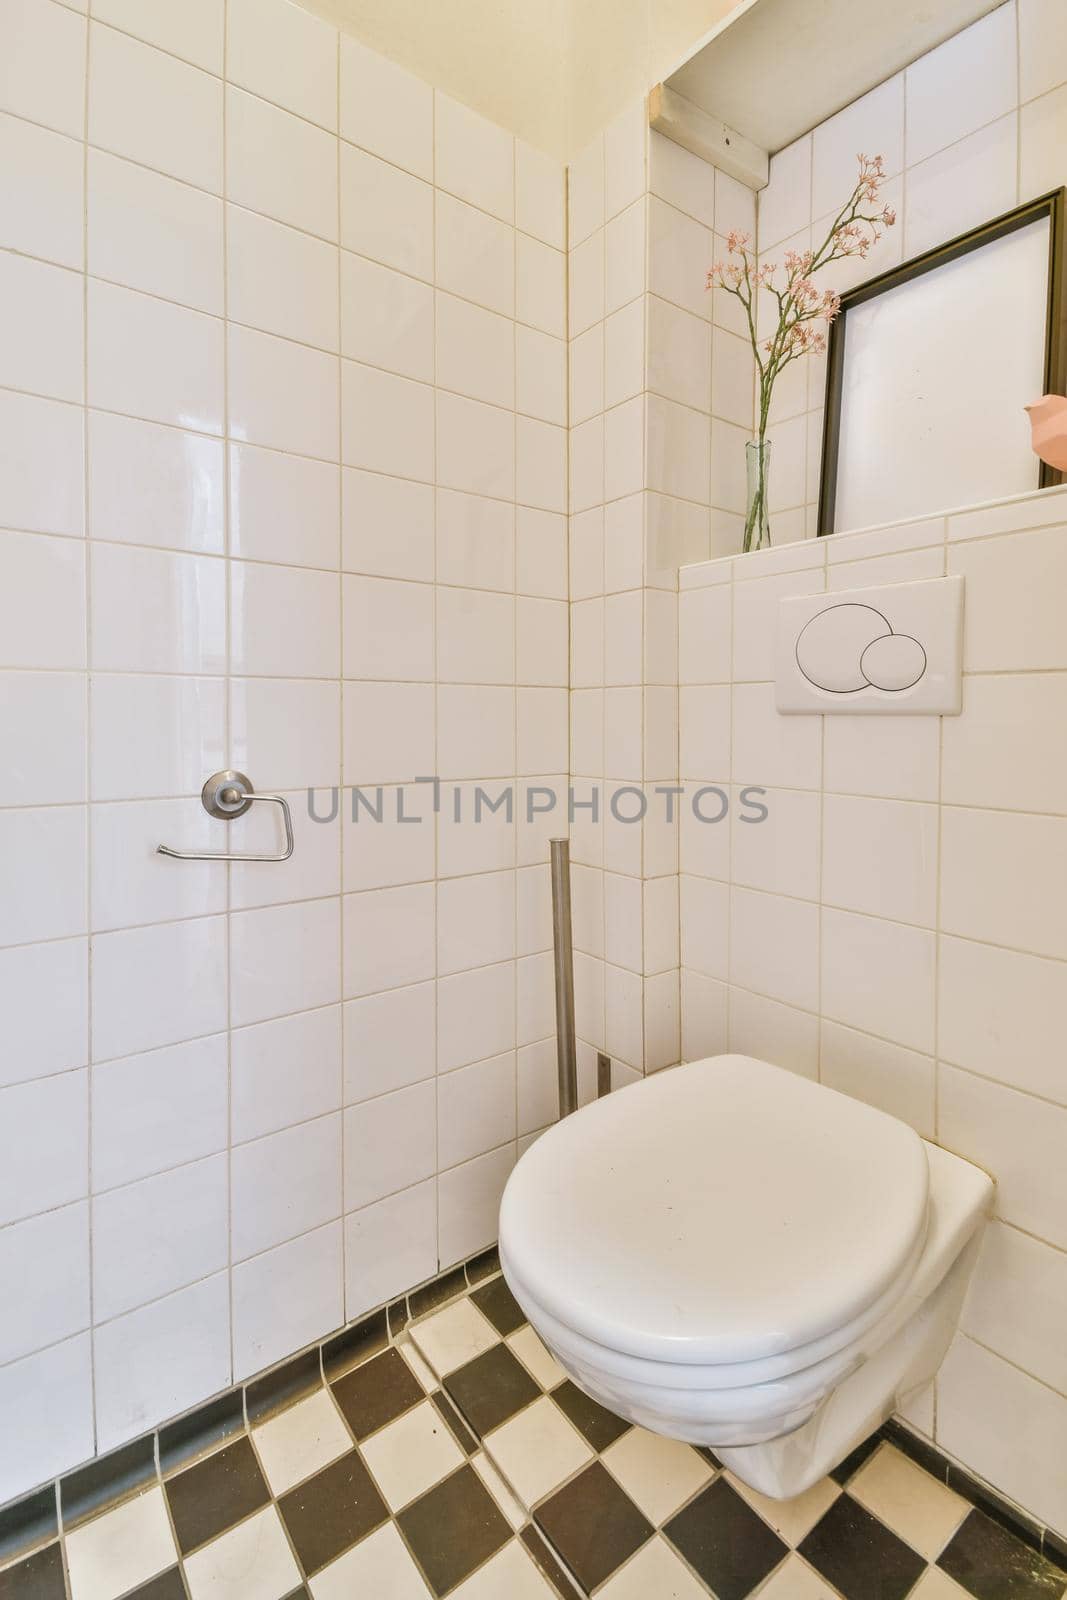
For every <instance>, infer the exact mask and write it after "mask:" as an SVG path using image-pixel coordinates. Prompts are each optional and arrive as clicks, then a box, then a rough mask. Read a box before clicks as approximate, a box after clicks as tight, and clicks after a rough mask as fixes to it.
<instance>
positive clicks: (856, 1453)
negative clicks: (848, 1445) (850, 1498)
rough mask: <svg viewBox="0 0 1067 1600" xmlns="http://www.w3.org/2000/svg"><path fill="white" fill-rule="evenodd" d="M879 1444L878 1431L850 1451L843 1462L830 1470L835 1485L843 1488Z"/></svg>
mask: <svg viewBox="0 0 1067 1600" xmlns="http://www.w3.org/2000/svg"><path fill="white" fill-rule="evenodd" d="M881 1442H882V1434H881V1430H880V1429H879V1431H878V1432H877V1433H872V1434H871V1436H870V1438H869V1439H864V1441H863V1443H862V1444H858V1445H857V1446H856V1448H855V1450H852V1451H850V1452H849V1454H848V1455H847V1456H846V1457H845V1459H844V1461H840V1462H838V1464H837V1466H836V1467H833V1468H831V1470H830V1477H831V1478H833V1480H834V1482H835V1483H839V1484H841V1486H842V1488H843V1487H844V1485H845V1484H846V1483H847V1482H848V1480H849V1479H850V1478H851V1477H854V1476H855V1474H856V1473H857V1472H858V1471H859V1470H860V1468H861V1467H862V1465H863V1463H864V1462H865V1461H868V1460H870V1458H871V1456H873V1455H874V1452H875V1451H876V1450H877V1448H878V1446H879V1445H880V1444H881Z"/></svg>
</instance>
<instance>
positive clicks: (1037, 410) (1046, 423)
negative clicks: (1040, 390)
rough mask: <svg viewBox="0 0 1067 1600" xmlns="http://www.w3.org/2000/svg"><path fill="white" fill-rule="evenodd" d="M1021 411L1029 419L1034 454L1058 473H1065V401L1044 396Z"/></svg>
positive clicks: (1066, 433) (1066, 464) (1059, 397)
mask: <svg viewBox="0 0 1067 1600" xmlns="http://www.w3.org/2000/svg"><path fill="white" fill-rule="evenodd" d="M1023 409H1024V410H1025V412H1026V414H1027V416H1028V417H1029V418H1030V443H1031V445H1032V446H1033V451H1034V454H1035V455H1036V456H1040V458H1041V460H1042V461H1045V462H1047V463H1048V465H1049V466H1050V467H1055V468H1056V470H1057V471H1058V472H1067V399H1065V398H1064V396H1063V395H1062V394H1046V395H1042V397H1041V399H1040V400H1035V401H1034V404H1033V405H1032V406H1024V407H1023Z"/></svg>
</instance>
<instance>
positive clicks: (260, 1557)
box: [185, 1506, 300, 1600]
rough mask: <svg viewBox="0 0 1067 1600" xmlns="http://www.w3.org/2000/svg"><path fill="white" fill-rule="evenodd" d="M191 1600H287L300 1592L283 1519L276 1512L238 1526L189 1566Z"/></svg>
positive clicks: (259, 1514) (192, 1558)
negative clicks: (284, 1597) (297, 1591)
mask: <svg viewBox="0 0 1067 1600" xmlns="http://www.w3.org/2000/svg"><path fill="white" fill-rule="evenodd" d="M185 1576H186V1578H187V1579H188V1582H189V1593H190V1594H191V1595H192V1600H253V1596H254V1597H255V1600H282V1597H283V1596H284V1595H287V1594H291V1593H292V1591H293V1590H294V1589H296V1588H297V1587H299V1584H300V1573H299V1571H298V1570H297V1565H296V1561H295V1560H294V1558H293V1552H292V1550H291V1549H290V1548H289V1541H288V1539H286V1537H285V1530H284V1529H283V1527H282V1522H281V1518H280V1517H279V1515H278V1512H277V1509H276V1508H275V1507H274V1506H264V1508H263V1510H262V1511H259V1512H257V1513H256V1515H255V1516H254V1517H249V1518H248V1520H247V1522H241V1523H238V1525H237V1527H236V1528H231V1529H230V1531H229V1533H224V1534H223V1536H222V1538H221V1539H213V1540H212V1541H211V1543H210V1544H206V1545H204V1547H203V1549H202V1550H197V1551H195V1553H194V1554H193V1555H191V1556H187V1557H186V1560H185Z"/></svg>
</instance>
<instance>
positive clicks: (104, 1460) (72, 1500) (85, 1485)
mask: <svg viewBox="0 0 1067 1600" xmlns="http://www.w3.org/2000/svg"><path fill="white" fill-rule="evenodd" d="M155 1475H156V1447H155V1440H154V1439H153V1437H152V1435H151V1434H147V1435H146V1436H145V1437H144V1438H143V1439H134V1440H133V1441H132V1443H130V1444H124V1445H122V1446H121V1447H120V1448H119V1449H118V1450H111V1451H109V1453H108V1454H107V1455H106V1456H98V1457H97V1459H96V1460H95V1461H90V1462H89V1464H88V1466H85V1467H79V1469H78V1471H77V1472H71V1473H69V1474H68V1475H67V1477H65V1478H64V1479H63V1480H62V1482H61V1483H60V1486H59V1501H60V1505H61V1507H62V1510H63V1526H64V1528H65V1529H66V1530H67V1532H68V1533H69V1532H70V1530H71V1529H72V1528H73V1527H75V1526H76V1525H77V1523H79V1522H84V1521H85V1519H86V1517H91V1516H94V1515H95V1513H96V1512H97V1511H100V1510H101V1509H102V1508H103V1507H104V1506H106V1505H109V1504H110V1503H111V1502H112V1501H115V1500H119V1499H122V1498H123V1497H125V1496H126V1495H130V1494H132V1493H133V1492H134V1490H136V1489H139V1488H141V1487H142V1486H143V1485H144V1484H146V1483H149V1482H150V1481H151V1480H152V1479H153V1478H154V1477H155Z"/></svg>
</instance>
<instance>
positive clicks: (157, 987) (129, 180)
mask: <svg viewBox="0 0 1067 1600" xmlns="http://www.w3.org/2000/svg"><path fill="white" fill-rule="evenodd" d="M87 11H88V12H89V13H90V14H88V15H87ZM0 35H2V37H3V41H4V43H3V49H2V50H0V530H2V531H0V669H2V671H0V748H2V750H3V762H2V771H0V1014H2V1016H3V1019H4V1025H3V1035H4V1037H3V1041H2V1043H0V1085H2V1086H3V1087H2V1088H0V1263H2V1276H3V1279H4V1281H5V1282H6V1283H9V1284H10V1283H15V1282H17V1283H18V1284H19V1285H20V1292H19V1295H18V1296H17V1305H16V1304H14V1303H13V1305H12V1311H11V1314H10V1315H8V1316H6V1317H5V1319H4V1331H3V1335H2V1337H0V1416H2V1417H3V1430H2V1431H3V1435H4V1448H3V1450H2V1451H0V1501H5V1500H7V1499H8V1498H9V1497H10V1496H13V1495H15V1494H17V1493H19V1492H22V1491H24V1490H26V1489H28V1488H31V1487H32V1486H33V1485H34V1484H36V1483H37V1482H39V1481H40V1480H42V1479H43V1478H45V1477H47V1476H49V1475H51V1474H54V1473H57V1472H61V1471H63V1470H65V1469H67V1468H69V1467H72V1466H74V1465H76V1464H77V1463H79V1462H80V1461H82V1460H84V1459H85V1458H86V1457H88V1456H90V1455H91V1454H92V1453H93V1452H94V1450H95V1451H104V1450H107V1449H109V1448H111V1447H113V1446H115V1445H117V1444H119V1443H121V1442H122V1441H123V1440H126V1439H128V1438H130V1437H132V1436H134V1435H136V1434H138V1433H140V1432H142V1431H144V1430H145V1429H146V1428H148V1427H151V1426H152V1425H153V1424H154V1423H156V1422H158V1421H160V1420H162V1419H163V1418H165V1417H168V1416H171V1415H173V1414H175V1413H176V1412H178V1411H180V1410H182V1409H184V1408H185V1407H188V1406H190V1405H192V1404H194V1403H195V1402H197V1401H199V1400H201V1399H203V1398H205V1397H206V1396H208V1395H209V1394H211V1393H213V1392H214V1391H216V1390H218V1389H221V1388H223V1387H224V1386H226V1385H227V1384H228V1383H230V1382H231V1381H232V1380H235V1379H241V1378H242V1377H245V1376H247V1375H249V1374H250V1373H252V1372H255V1371H256V1370H258V1369H260V1368H262V1367H264V1366H266V1365H267V1364H269V1363H270V1362H273V1361H275V1360H277V1359H278V1358H280V1357H282V1356H284V1355H286V1354H287V1353H288V1352H290V1351H291V1350H293V1349H295V1348H298V1347H299V1346H301V1345H303V1344H305V1343H307V1342H309V1341H311V1340H313V1339H315V1338H318V1337H320V1336H322V1335H324V1334H326V1333H328V1332H329V1331H330V1330H331V1329H332V1328H335V1327H336V1326H338V1325H339V1324H341V1323H343V1322H344V1321H345V1320H346V1319H350V1318H352V1317H356V1316H358V1315H359V1314H360V1313H361V1312H363V1311H365V1310H367V1309H369V1308H370V1307H372V1306H374V1305H377V1304H379V1303H380V1302H381V1301H383V1300H384V1299H386V1298H387V1297H388V1296H389V1295H391V1294H393V1293H398V1292H401V1291H402V1290H404V1289H406V1288H408V1287H409V1286H411V1285H412V1284H414V1283H416V1282H418V1281H420V1280H421V1279H423V1278H425V1277H427V1276H428V1275H430V1274H432V1273H433V1272H435V1271H436V1270H437V1268H438V1265H439V1264H441V1265H447V1264H449V1263H451V1262H454V1261H456V1260H458V1259H461V1258H463V1257H465V1256H467V1255H470V1254H472V1253H473V1252H475V1251H476V1250H478V1249H480V1248H481V1247H482V1246H484V1245H487V1244H489V1243H490V1242H491V1240H492V1239H493V1238H494V1236H495V1231H496V1200H497V1197H498V1196H499V1192H500V1189H501V1187H502V1184H503V1182H504V1180H505V1178H506V1177H507V1174H508V1171H509V1170H510V1167H511V1165H512V1163H513V1161H514V1158H515V1153H516V1149H517V1141H518V1140H519V1139H521V1138H522V1137H524V1136H526V1135H528V1134H530V1133H532V1132H534V1131H536V1129H537V1128H539V1127H541V1126H543V1125H544V1124H545V1123H546V1122H547V1121H549V1120H550V1118H551V1117H552V1116H554V1114H555V1107H554V1103H553V1100H554V1060H553V1053H552V1047H551V1044H550V1042H549V1038H548V1036H549V1034H550V1032H551V1029H552V1025H553V1018H552V1009H551V985H550V976H551V964H550V958H549V956H548V955H547V953H546V952H547V951H548V948H549V944H550V929H549V923H548V918H547V915H546V910H545V908H546V905H547V900H548V884H547V873H546V871H545V869H544V867H543V866H542V865H541V863H542V862H543V861H544V859H545V849H544V838H543V837H542V836H541V834H538V836H537V838H536V839H535V838H534V837H533V836H532V834H533V830H525V832H523V830H519V829H511V830H508V829H506V828H504V827H502V826H499V825H494V824H492V823H491V824H488V825H483V826H480V827H478V828H474V827H473V826H470V825H465V826H457V825H455V824H454V823H452V822H451V821H450V812H448V811H446V810H443V811H442V815H441V817H440V818H439V819H435V818H434V817H433V815H432V813H429V812H428V811H427V795H428V791H427V790H426V789H425V788H424V787H419V788H415V787H413V786H412V785H411V780H412V779H414V778H415V777H416V776H418V775H422V774H430V773H432V772H434V771H440V772H442V773H445V774H447V775H448V776H449V777H450V778H455V779H457V780H460V781H464V782H468V783H470V782H473V781H474V780H488V779H493V780H498V779H499V780H502V781H503V782H505V783H507V782H510V783H516V782H520V783H525V782H542V781H544V779H545V777H546V775H553V774H554V775H557V777H558V775H559V774H561V773H565V772H566V768H567V727H568V709H567V672H568V667H567V623H568V615H567V598H568V595H567V572H566V527H565V513H566V509H567V507H566V500H565V478H566V431H565V424H566V421H567V416H566V396H565V370H566V365H565V364H566V347H565V342H564V339H565V332H566V308H565V303H564V284H565V257H564V254H563V247H564V244H565V216H564V174H563V170H562V168H561V167H560V166H558V165H557V164H555V163H554V162H552V161H550V160H548V159H547V158H546V157H544V156H542V155H541V154H540V153H539V152H537V151H535V150H533V149H531V148H528V147H526V146H523V145H522V144H521V143H517V142H516V141H515V140H514V139H513V138H512V137H511V135H510V134H508V133H505V132H504V131H503V130H501V129H500V128H497V127H494V126H492V125H490V124H489V123H487V122H485V121H483V120H482V119H481V118H480V117H478V116H476V115H474V114H473V113H472V112H470V111H468V110H467V109H466V108H465V107H463V106H461V105H458V104H456V103H455V102H453V101H450V100H449V99H448V98H447V97H445V96H444V95H442V94H440V93H435V91H434V90H433V89H432V88H431V87H430V86H429V85H428V84H425V83H422V82H420V81H418V80H417V79H415V78H413V77H410V76H409V75H408V74H406V73H404V72H403V71H401V70H400V69H399V68H397V67H395V66H394V65H392V64H390V63H388V62H386V61H384V60H383V59H382V58H380V57H378V56H376V55H374V54H373V53H372V52H370V51H368V50H366V49H365V48H363V46H362V45H360V44H359V43H357V42H356V41H355V40H354V39H352V38H349V37H339V36H338V34H337V33H336V32H335V31H334V30H333V29H332V28H330V27H328V26H326V25H325V24H324V23H322V22H321V21H319V20H318V19H317V18H315V17H313V16H311V15H310V14H308V13H305V12H304V11H302V10H300V9H298V8H297V7H295V6H292V5H289V4H287V3H285V0H228V4H227V3H226V0H199V3H198V4H196V5H176V4H167V5H158V4H151V5H148V4H143V3H141V0H93V5H92V7H91V10H90V8H87V7H86V6H85V5H84V4H83V5H81V6H76V5H69V4H65V3H59V0H0ZM227 765H233V766H236V767H239V768H241V769H243V770H245V771H247V772H248V773H249V775H250V776H251V778H252V780H253V782H254V783H255V785H256V786H257V787H258V788H260V789H277V790H281V791H283V792H285V793H286V794H287V795H288V796H289V798H290V800H291V802H292V806H293V815H294V822H295V827H296V852H295V855H294V857H293V859H292V861H291V862H289V863H288V864H286V865H282V866H270V865H251V866H242V867H234V868H233V869H230V870H228V869H227V868H226V867H218V866H211V865H197V864H193V863H184V862H178V861H172V860H166V859H164V858H162V857H159V856H157V855H156V854H155V853H154V851H155V846H156V844H157V843H159V842H161V841H166V842H168V843H170V844H172V845H177V846H184V847H187V848H204V849H209V850H210V849H215V850H220V849H225V848H227V847H229V848H233V849H261V850H270V849H272V848H275V847H276V846H277V842H278V838H279V828H278V819H277V816H276V814H275V812H274V809H273V808H271V809H269V810H268V808H266V807H264V808H262V810H263V813H264V814H263V815H260V814H259V813H258V812H254V813H253V814H252V815H250V816H249V817H248V818H247V819H245V820H242V821H240V822H237V823H235V824H233V825H231V826H229V827H224V826H223V825H221V824H219V823H217V822H213V821H211V820H210V819H208V818H207V817H206V815H205V814H204V812H203V811H202V809H201V806H200V802H199V791H200V787H201V785H202V783H203V781H204V779H205V778H206V777H207V776H208V774H209V773H211V772H213V771H215V770H216V769H217V768H219V767H224V766H227ZM342 777H343V780H344V781H345V782H347V783H349V784H352V783H360V784H364V785H376V784H379V783H382V784H387V785H397V784H406V785H407V787H406V789H405V805H406V810H407V814H408V815H409V816H415V815H421V816H423V818H424V820H423V822H422V823H421V825H419V826H418V827H402V826H397V825H396V823H395V821H394V823H393V825H392V826H391V827H389V826H384V825H383V826H381V827H376V826H375V825H374V824H372V823H371V822H369V821H368V820H367V818H366V817H365V816H364V817H363V818H362V819H361V820H360V821H359V822H358V823H351V822H348V821H345V823H344V824H343V825H341V824H338V823H335V824H333V825H332V826H327V825H316V824H314V823H312V822H310V821H309V820H308V816H307V810H306V803H305V795H304V791H305V788H306V786H308V785H315V786H317V787H318V788H320V789H321V790H323V791H324V792H323V793H322V794H321V795H320V811H322V812H328V810H329V794H328V790H329V787H330V786H332V785H337V784H338V783H340V782H341V781H342ZM492 788H493V785H490V789H491V790H492ZM372 798H373V791H372ZM445 804H447V800H446V802H445ZM386 806H387V808H388V809H390V810H392V811H393V814H394V815H395V800H394V792H393V789H392V788H389V789H387V792H386ZM345 811H346V812H347V805H346V807H345ZM53 1406H54V1410H55V1414H54V1416H53V1415H51V1414H50V1413H49V1414H46V1411H49V1408H51V1407H53Z"/></svg>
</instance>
